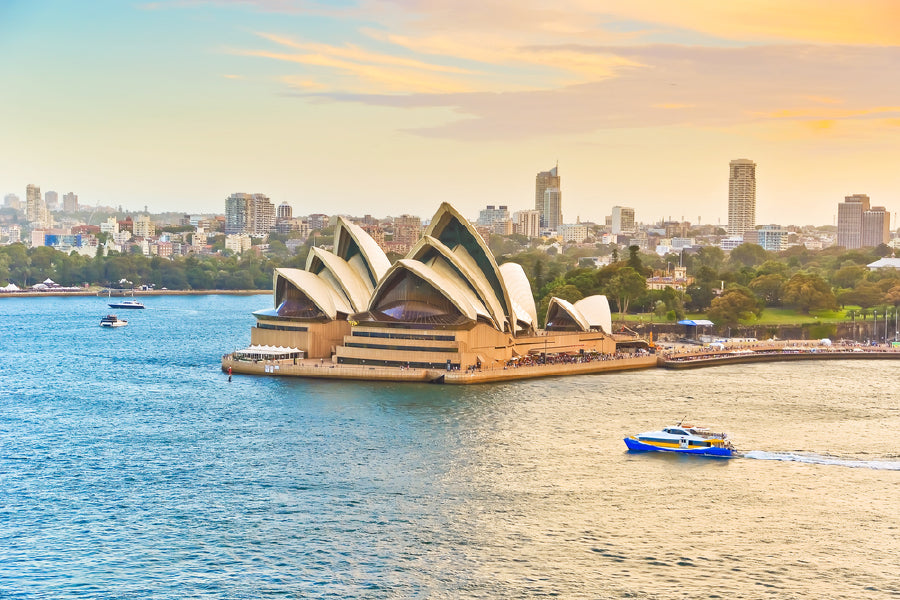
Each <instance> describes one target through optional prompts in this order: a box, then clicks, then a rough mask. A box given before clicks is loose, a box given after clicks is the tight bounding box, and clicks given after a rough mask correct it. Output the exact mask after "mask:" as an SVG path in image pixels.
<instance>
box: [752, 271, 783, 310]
mask: <svg viewBox="0 0 900 600" xmlns="http://www.w3.org/2000/svg"><path fill="white" fill-rule="evenodd" d="M785 281H787V279H785V277H784V276H783V275H779V274H771V275H760V276H759V277H757V278H755V279H754V280H752V281H751V282H750V283H749V285H748V287H749V288H750V289H751V290H752V291H753V293H754V294H756V295H757V296H758V297H760V298H762V299H763V301H764V302H765V303H766V306H780V305H781V295H782V290H783V289H784V282H785Z"/></svg>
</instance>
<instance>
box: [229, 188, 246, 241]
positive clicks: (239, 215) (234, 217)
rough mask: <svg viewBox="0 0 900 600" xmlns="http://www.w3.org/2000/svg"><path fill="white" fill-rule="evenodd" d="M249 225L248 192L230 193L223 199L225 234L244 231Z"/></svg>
mask: <svg viewBox="0 0 900 600" xmlns="http://www.w3.org/2000/svg"><path fill="white" fill-rule="evenodd" d="M249 225H250V194H243V193H238V194H232V195H230V196H228V197H227V198H226V199H225V234H226V235H228V234H237V233H246V232H247V230H248V227H249Z"/></svg>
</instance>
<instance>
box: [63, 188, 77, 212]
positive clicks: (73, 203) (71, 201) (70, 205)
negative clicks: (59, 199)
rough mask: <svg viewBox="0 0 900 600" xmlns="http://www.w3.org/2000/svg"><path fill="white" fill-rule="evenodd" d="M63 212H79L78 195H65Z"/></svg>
mask: <svg viewBox="0 0 900 600" xmlns="http://www.w3.org/2000/svg"><path fill="white" fill-rule="evenodd" d="M63 211H65V212H78V195H77V194H74V193H72V192H69V193H68V194H64V195H63Z"/></svg>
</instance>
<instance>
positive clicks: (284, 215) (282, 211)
mask: <svg viewBox="0 0 900 600" xmlns="http://www.w3.org/2000/svg"><path fill="white" fill-rule="evenodd" d="M293 213H294V210H293V209H292V208H291V205H290V204H288V203H287V202H282V203H281V204H279V205H278V214H277V217H278V219H290V218H291V216H292V215H293Z"/></svg>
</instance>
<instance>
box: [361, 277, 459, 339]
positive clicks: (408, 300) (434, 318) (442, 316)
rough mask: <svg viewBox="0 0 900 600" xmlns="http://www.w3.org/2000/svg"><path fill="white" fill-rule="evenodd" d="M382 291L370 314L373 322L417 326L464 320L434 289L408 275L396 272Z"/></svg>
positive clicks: (448, 301) (447, 323) (421, 280)
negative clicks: (382, 321) (397, 322)
mask: <svg viewBox="0 0 900 600" xmlns="http://www.w3.org/2000/svg"><path fill="white" fill-rule="evenodd" d="M392 279H393V280H392V281H389V282H387V284H386V285H385V286H384V288H383V289H382V291H381V293H380V294H379V296H378V302H377V304H376V306H374V307H372V314H373V316H374V317H375V318H376V319H377V320H379V321H380V320H387V321H399V322H403V323H414V324H416V325H421V326H430V325H454V324H458V323H462V322H464V321H465V320H466V317H465V316H464V315H463V314H462V313H461V312H460V311H459V309H458V308H456V306H454V304H453V302H451V301H450V300H449V299H448V298H447V297H446V296H445V295H444V294H442V293H441V292H439V291H438V290H436V289H435V288H434V286H433V285H432V284H430V283H428V282H427V281H425V280H424V279H422V278H421V277H419V276H417V275H415V274H414V273H412V272H409V271H402V270H401V271H396V272H395V276H394V277H393V278H392Z"/></svg>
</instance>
